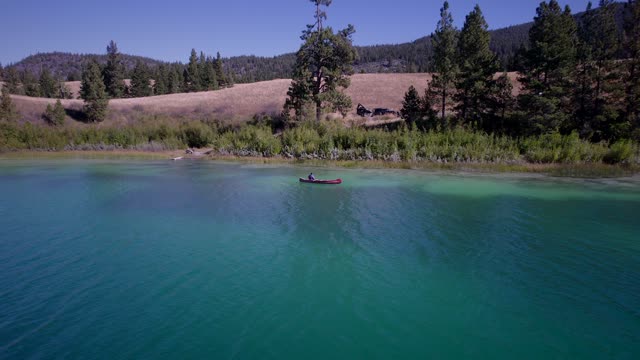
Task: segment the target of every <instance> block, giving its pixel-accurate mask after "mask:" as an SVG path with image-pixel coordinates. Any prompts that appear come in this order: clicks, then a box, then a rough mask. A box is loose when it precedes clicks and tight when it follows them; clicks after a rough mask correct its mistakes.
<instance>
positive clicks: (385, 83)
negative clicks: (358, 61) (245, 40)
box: [12, 73, 519, 124]
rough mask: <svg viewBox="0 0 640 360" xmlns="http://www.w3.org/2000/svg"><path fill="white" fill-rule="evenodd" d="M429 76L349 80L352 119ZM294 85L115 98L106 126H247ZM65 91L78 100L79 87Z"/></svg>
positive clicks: (36, 110) (26, 114) (18, 100)
mask: <svg viewBox="0 0 640 360" xmlns="http://www.w3.org/2000/svg"><path fill="white" fill-rule="evenodd" d="M510 77H511V80H512V83H513V84H514V87H515V89H514V92H516V93H517V92H518V90H519V89H518V86H517V85H518V84H517V80H516V74H514V73H512V74H510ZM429 80H431V75H430V74H424V73H421V74H357V75H353V76H352V77H351V87H349V88H348V89H347V90H346V92H347V94H348V95H349V96H351V99H352V101H353V105H354V106H353V109H352V111H351V113H350V115H349V116H348V118H354V117H356V113H355V109H356V105H357V104H358V103H361V104H363V105H364V106H366V107H367V108H375V107H385V108H391V109H395V110H399V109H400V108H401V107H402V99H403V96H404V93H405V92H406V91H407V89H408V88H409V86H411V85H413V86H415V87H416V89H417V90H418V92H419V93H420V94H423V93H424V90H425V88H426V86H427V81H429ZM290 83H291V80H288V79H281V80H271V81H264V82H258V83H252V84H237V85H235V86H234V87H232V88H228V89H223V90H218V91H207V92H198V93H186V94H172V95H161V96H152V97H145V98H131V99H115V100H111V101H110V102H109V110H110V111H109V116H108V118H107V120H106V121H105V124H114V123H116V124H119V123H127V122H128V121H130V120H131V119H132V118H134V116H132V114H135V113H145V114H166V115H169V116H181V117H187V118H190V117H191V118H202V117H205V116H206V117H215V118H219V119H225V120H236V121H245V120H248V119H251V118H252V117H253V116H254V115H255V114H277V113H279V112H280V111H282V105H283V104H284V101H285V98H286V94H287V89H288V87H289V85H290ZM67 86H68V87H69V88H70V90H71V91H72V92H73V93H74V97H75V96H77V95H78V92H79V89H80V83H79V82H77V81H76V82H69V83H67ZM12 98H13V100H14V103H15V104H16V107H17V109H18V111H19V112H20V114H21V115H22V117H23V118H24V119H25V120H28V121H33V122H38V121H42V120H41V118H42V113H43V112H44V111H45V108H46V106H47V104H53V103H54V102H55V100H53V99H44V98H32V97H26V96H16V95H12ZM62 104H63V105H64V107H65V108H66V109H70V110H80V109H81V108H82V104H83V102H82V100H78V99H74V100H63V101H62Z"/></svg>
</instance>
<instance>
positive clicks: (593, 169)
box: [0, 150, 640, 181]
mask: <svg viewBox="0 0 640 360" xmlns="http://www.w3.org/2000/svg"><path fill="white" fill-rule="evenodd" d="M176 157H182V159H180V160H179V161H194V160H203V161H207V160H209V161H221V162H239V163H249V164H289V165H300V166H305V167H320V168H351V169H405V170H437V171H452V172H473V173H523V174H541V175H547V176H552V177H570V178H630V177H631V178H638V180H639V181H640V164H618V165H608V164H602V163H582V164H561V163H555V164H534V163H464V162H457V163H437V162H430V161H397V162H392V161H382V160H366V161H362V160H349V161H347V160H322V159H291V158H285V157H281V156H277V157H241V156H233V155H220V154H214V155H203V156H193V155H185V154H184V151H183V150H173V151H159V152H151V151H138V150H110V151H15V152H0V161H2V160H9V159H15V160H27V159H33V160H41V159H88V160H101V159H102V160H127V159H129V160H167V161H171V160H172V159H173V158H176Z"/></svg>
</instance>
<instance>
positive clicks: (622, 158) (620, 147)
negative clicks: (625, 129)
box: [604, 140, 637, 164]
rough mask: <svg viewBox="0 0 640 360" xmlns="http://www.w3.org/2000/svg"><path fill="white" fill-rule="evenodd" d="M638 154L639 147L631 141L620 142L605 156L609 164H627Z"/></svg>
mask: <svg viewBox="0 0 640 360" xmlns="http://www.w3.org/2000/svg"><path fill="white" fill-rule="evenodd" d="M636 153H637V147H636V146H634V144H633V143H632V142H631V140H620V141H618V142H616V143H614V144H613V145H611V148H610V149H609V151H608V152H607V154H606V155H605V156H604V162H606V163H607V164H619V163H627V162H629V161H631V160H632V158H633V156H634V154H636Z"/></svg>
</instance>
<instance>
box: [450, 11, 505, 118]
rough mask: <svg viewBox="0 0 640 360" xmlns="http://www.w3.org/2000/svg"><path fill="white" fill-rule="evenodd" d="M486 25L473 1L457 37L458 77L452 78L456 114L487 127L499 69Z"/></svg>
mask: <svg viewBox="0 0 640 360" xmlns="http://www.w3.org/2000/svg"><path fill="white" fill-rule="evenodd" d="M488 28H489V26H488V25H487V22H486V21H485V19H484V16H483V15H482V10H480V6H478V5H476V6H475V8H474V9H473V11H472V12H471V13H470V14H469V15H467V17H466V19H465V22H464V26H463V28H462V31H460V37H459V40H458V67H459V70H460V71H459V73H458V78H457V79H456V81H455V85H456V91H457V92H456V95H455V96H454V99H455V100H456V102H457V103H458V104H459V105H458V106H456V110H457V113H458V116H459V117H460V119H461V120H462V122H463V123H465V124H471V125H473V126H474V127H476V128H479V129H485V130H486V129H487V127H489V124H486V122H488V120H489V119H488V116H487V109H488V107H489V98H490V93H491V91H492V89H493V88H494V83H495V81H494V80H493V76H494V74H495V73H496V72H497V71H498V70H499V69H500V66H499V64H498V60H497V57H496V55H495V54H494V53H493V51H491V49H490V48H489V43H490V41H491V36H490V35H489V31H488Z"/></svg>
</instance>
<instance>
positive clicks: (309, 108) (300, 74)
mask: <svg viewBox="0 0 640 360" xmlns="http://www.w3.org/2000/svg"><path fill="white" fill-rule="evenodd" d="M311 2H312V3H314V4H315V5H316V14H315V16H314V17H315V19H316V22H315V24H312V25H307V30H306V31H304V32H303V35H302V37H301V39H302V40H303V41H304V44H302V46H301V47H300V50H298V53H297V54H296V64H295V68H294V73H293V81H292V82H291V86H290V87H289V91H288V92H287V96H288V99H287V101H286V102H285V106H284V108H285V114H289V112H290V110H295V113H296V117H297V118H298V119H301V118H306V117H307V116H309V115H311V114H310V112H312V113H315V119H316V121H320V118H321V115H322V111H323V110H324V109H329V110H330V111H339V112H341V113H342V114H346V112H347V111H348V110H349V109H350V108H351V106H352V105H351V98H349V97H348V96H347V95H346V94H344V92H342V91H341V89H346V88H347V87H349V85H350V79H349V75H351V74H352V73H353V68H352V65H353V62H354V60H355V57H356V52H355V50H354V48H353V45H352V40H351V36H352V35H353V33H354V32H355V29H354V28H353V26H352V25H349V26H348V27H347V28H346V29H344V30H341V31H338V33H337V34H334V32H333V29H331V28H330V27H328V28H325V27H323V26H322V21H323V19H325V18H326V13H325V12H324V11H323V10H321V9H322V8H321V6H329V5H330V4H331V1H330V0H311Z"/></svg>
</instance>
